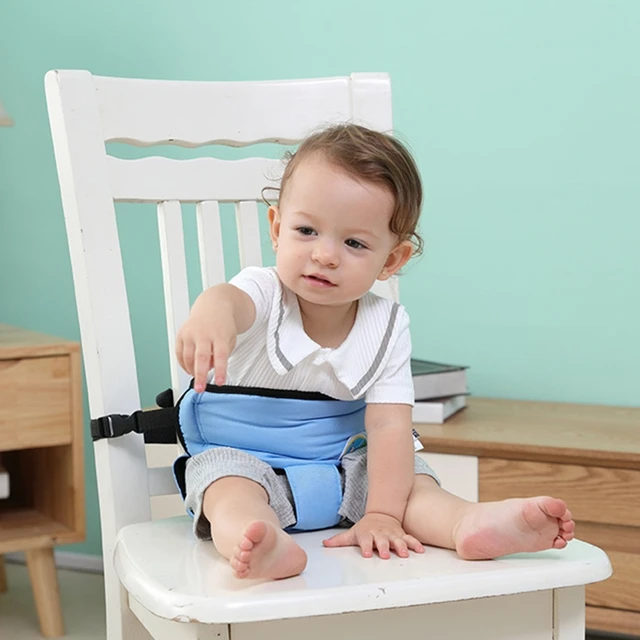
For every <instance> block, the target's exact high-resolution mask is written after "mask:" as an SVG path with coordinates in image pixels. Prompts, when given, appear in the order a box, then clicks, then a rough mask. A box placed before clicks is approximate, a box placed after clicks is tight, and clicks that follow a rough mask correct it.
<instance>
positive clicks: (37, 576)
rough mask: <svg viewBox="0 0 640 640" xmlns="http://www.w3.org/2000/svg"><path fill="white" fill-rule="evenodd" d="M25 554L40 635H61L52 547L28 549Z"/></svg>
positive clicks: (61, 627) (58, 594)
mask: <svg viewBox="0 0 640 640" xmlns="http://www.w3.org/2000/svg"><path fill="white" fill-rule="evenodd" d="M25 555H26V557H27V567H28V568H29V577H30V578H31V589H32V591H33V599H34V600H35V603H36V610H37V611H38V618H39V619H40V630H41V631H42V635H43V636H45V637H46V638H57V637H59V636H62V635H64V625H63V623H62V609H61V608H60V590H59V588H58V576H57V575H56V567H55V564H54V560H53V549H52V548H51V547H44V548H42V549H29V550H28V551H25Z"/></svg>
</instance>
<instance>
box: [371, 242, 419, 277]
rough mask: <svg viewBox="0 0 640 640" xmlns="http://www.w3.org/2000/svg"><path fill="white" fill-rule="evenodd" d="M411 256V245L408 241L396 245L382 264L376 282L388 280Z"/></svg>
mask: <svg viewBox="0 0 640 640" xmlns="http://www.w3.org/2000/svg"><path fill="white" fill-rule="evenodd" d="M412 255H413V245H412V244H411V242H409V241H408V240H404V241H403V242H400V243H398V244H397V245H396V246H395V247H394V248H393V250H392V251H391V253H390V254H389V256H388V257H387V261H386V262H385V263H384V267H383V268H382V271H381V272H380V275H379V276H378V280H388V279H389V278H390V277H391V276H392V275H393V274H394V273H398V271H400V269H402V267H404V265H405V264H407V262H409V259H410V258H411V256H412Z"/></svg>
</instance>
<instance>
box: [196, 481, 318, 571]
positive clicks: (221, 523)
mask: <svg viewBox="0 0 640 640" xmlns="http://www.w3.org/2000/svg"><path fill="white" fill-rule="evenodd" d="M202 510H203V512H204V515H205V516H206V518H207V520H208V521H209V523H210V524H211V537H212V538H213V542H214V544H215V546H216V549H217V550H218V552H219V553H220V554H221V555H223V556H224V557H225V558H227V559H228V560H229V564H230V565H231V568H232V569H233V571H234V573H235V575H236V576H237V577H238V578H271V579H278V578H288V577H290V576H295V575H298V574H299V573H301V572H302V571H303V570H304V568H305V567H306V565H307V554H306V553H305V552H304V551H303V549H302V548H301V547H300V546H298V545H297V544H296V543H295V542H294V540H293V538H292V537H291V536H290V535H288V534H286V533H285V532H284V531H283V530H282V529H281V527H280V522H279V520H278V516H276V514H275V512H274V511H273V509H272V508H271V507H270V506H269V498H268V496H267V492H266V491H265V490H264V489H263V488H262V487H261V486H260V485H259V484H258V483H257V482H254V481H253V480H249V479H247V478H241V477H238V476H229V477H226V478H220V479H219V480H216V481H215V482H214V483H212V484H210V485H209V487H207V489H206V491H205V492H204V501H203V505H202Z"/></svg>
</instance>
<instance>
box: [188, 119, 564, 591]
mask: <svg viewBox="0 0 640 640" xmlns="http://www.w3.org/2000/svg"><path fill="white" fill-rule="evenodd" d="M421 204H422V187H421V181H420V176H419V174H418V170H417V168H416V165H415V162H414V160H413V158H412V157H411V155H410V154H409V152H408V151H407V150H406V148H405V147H404V146H403V145H402V144H401V143H399V142H398V141H397V140H395V139H394V138H392V137H390V136H388V135H385V134H382V133H378V132H375V131H372V130H369V129H367V128H364V127H361V126H357V125H352V124H345V125H339V126H333V127H331V128H328V129H326V130H324V131H321V132H319V133H316V134H314V135H311V136H310V137H308V138H307V139H306V140H304V141H303V143H302V144H301V145H300V147H299V148H298V150H297V151H296V152H295V153H294V154H292V155H291V157H290V160H289V162H288V164H287V166H286V168H285V172H284V175H283V178H282V182H281V187H280V194H279V199H278V204H277V205H273V206H270V207H269V210H268V218H269V225H270V235H271V240H272V243H273V248H274V250H275V253H276V267H275V268H264V269H263V268H257V267H251V268H247V269H244V270H243V271H242V272H241V273H240V274H238V275H237V276H236V277H235V278H233V279H232V280H231V281H230V282H229V283H226V284H220V285H217V286H215V287H211V288H210V289H208V290H206V291H204V292H203V293H202V294H201V295H200V297H199V298H198V299H197V300H196V302H195V303H194V305H193V308H192V310H191V315H190V317H189V319H188V321H187V322H186V323H185V324H184V326H183V327H182V328H181V329H180V331H179V333H178V337H177V345H176V350H177V356H178V360H179V362H180V364H181V366H182V367H183V368H184V369H185V370H186V371H187V372H188V373H190V374H191V375H193V376H194V387H193V390H192V391H191V392H190V393H192V394H193V395H194V396H195V400H194V402H197V400H198V398H202V397H204V396H207V395H211V396H212V397H213V398H214V400H218V399H219V402H218V403H216V402H213V403H212V404H211V407H212V409H211V411H212V413H211V415H212V416H213V418H212V419H213V421H214V422H215V421H216V420H218V421H219V422H218V424H219V425H220V430H219V431H218V432H217V435H216V438H214V439H213V440H212V441H211V442H209V444H208V445H207V444H206V443H205V446H202V447H200V448H199V449H198V452H197V453H195V454H193V455H191V456H190V457H189V458H188V459H187V461H186V470H185V484H186V490H185V491H186V506H187V507H188V508H189V510H190V511H192V512H193V514H194V528H195V532H196V535H198V536H199V537H201V538H205V539H206V538H209V537H211V538H212V540H213V542H214V544H215V546H216V548H217V550H218V551H219V552H220V553H221V554H222V555H223V556H224V557H225V558H228V559H229V562H230V564H231V567H232V568H233V571H234V573H235V575H236V576H237V577H239V578H272V579H278V578H286V577H289V576H294V575H297V574H299V573H300V572H302V571H303V570H304V568H305V566H306V562H307V558H306V554H305V552H304V551H303V549H302V548H301V547H300V546H299V545H298V544H297V543H296V541H295V539H294V538H293V537H292V536H291V535H290V534H289V533H287V531H290V530H292V529H301V528H302V529H304V528H324V527H327V526H333V525H335V524H340V525H342V526H347V527H348V528H345V530H344V531H342V532H340V533H338V534H337V535H334V536H332V537H330V538H329V539H327V540H325V541H324V545H325V546H326V547H342V546H349V545H356V546H358V547H359V548H360V550H361V553H362V555H363V556H364V557H371V556H372V555H373V553H374V550H375V552H377V554H378V555H379V557H380V558H389V557H390V554H391V552H395V553H396V554H397V555H398V556H400V557H407V556H408V555H409V553H410V551H413V552H416V553H423V552H424V547H423V545H434V546H438V547H445V548H449V549H455V550H456V551H457V553H458V554H459V555H460V556H461V557H462V558H466V559H486V558H495V557H498V556H502V555H505V554H510V553H516V552H524V551H538V550H542V549H549V548H555V549H561V548H563V547H565V546H566V545H567V541H569V540H571V539H572V538H573V536H574V528H575V525H574V522H573V520H572V517H571V513H570V512H569V510H568V509H567V506H566V504H565V503H564V502H563V501H562V500H559V499H556V498H551V497H546V496H540V497H536V498H528V499H510V500H505V501H503V502H488V503H471V502H467V501H465V500H462V499H461V498H458V497H456V496H454V495H452V494H450V493H448V492H447V491H445V490H444V489H443V488H442V487H441V486H440V485H439V483H438V480H437V478H436V477H435V474H434V473H433V471H432V470H431V469H430V468H429V467H428V465H427V464H426V463H425V462H424V461H423V460H422V459H421V458H419V457H417V456H415V454H414V446H413V436H412V425H411V407H412V405H413V400H414V397H413V384H412V380H411V370H410V364H409V360H410V356H411V339H410V334H409V319H408V316H407V313H406V311H405V310H404V308H403V307H402V306H400V305H398V304H397V303H394V302H392V301H390V300H387V299H386V298H382V297H379V296H376V295H374V294H373V293H371V292H370V289H371V287H372V285H373V284H374V282H375V281H376V280H387V279H389V278H390V277H391V276H393V275H394V274H396V273H398V272H399V271H400V269H401V268H402V267H403V266H404V265H405V264H406V263H407V261H408V260H409V259H410V258H411V256H412V255H414V254H415V253H418V252H419V251H420V250H421V248H422V240H421V239H420V237H419V235H418V234H417V231H416V227H417V223H418V218H419V214H420V209H421ZM208 376H209V377H208ZM207 380H209V381H210V382H211V383H212V384H208V385H207V384H206V382H207ZM205 389H206V390H207V391H208V392H214V393H213V394H201V392H202V391H205ZM229 399H230V400H232V401H233V402H232V403H231V404H233V407H235V406H236V404H238V403H239V406H240V411H239V412H238V411H237V410H236V409H235V408H232V409H231V413H228V407H227V400H229ZM296 403H298V404H296ZM207 406H209V405H207ZM217 407H220V408H219V409H218V408H217ZM271 407H274V409H272V408H271ZM234 412H235V413H234ZM328 414H331V416H330V417H327V415H328ZM236 415H237V416H238V417H237V418H236V417H234V416H236ZM230 416H231V417H230ZM230 420H231V423H229V421H230ZM234 420H235V421H236V422H233V421H234ZM228 424H231V426H228ZM225 425H227V427H226V428H223V426H225ZM345 425H346V426H345ZM196 431H197V430H196ZM361 431H365V432H366V446H365V447H360V448H357V447H356V448H353V447H352V448H351V449H350V448H349V442H350V440H349V438H350V437H352V436H355V435H357V434H358V433H359V432H361ZM198 433H200V431H198ZM225 434H226V435H225ZM198 437H200V436H198ZM225 438H226V439H225ZM252 438H256V439H257V438H260V439H261V442H260V444H259V445H258V444H254V443H253V442H252ZM356 440H357V438H356ZM345 445H346V446H345ZM343 447H344V450H343ZM187 450H188V451H189V453H192V451H191V450H189V448H187ZM315 462H319V463H322V464H316V465H315V466H310V467H308V468H309V469H311V476H313V477H315V478H316V480H318V478H319V480H318V482H316V485H317V486H316V487H315V489H313V492H312V494H311V498H310V499H307V500H306V503H305V502H304V493H305V491H306V490H307V482H306V480H307V479H308V478H306V477H304V478H303V481H300V477H301V476H300V475H299V474H300V470H301V469H302V470H304V469H306V468H307V467H305V465H313V464H314V463H315ZM314 474H315V475H314ZM336 478H337V479H336ZM336 487H337V489H336ZM336 491H337V494H336ZM336 495H337V497H336ZM307 498H308V496H307ZM332 505H333V506H332ZM321 512H322V513H321Z"/></svg>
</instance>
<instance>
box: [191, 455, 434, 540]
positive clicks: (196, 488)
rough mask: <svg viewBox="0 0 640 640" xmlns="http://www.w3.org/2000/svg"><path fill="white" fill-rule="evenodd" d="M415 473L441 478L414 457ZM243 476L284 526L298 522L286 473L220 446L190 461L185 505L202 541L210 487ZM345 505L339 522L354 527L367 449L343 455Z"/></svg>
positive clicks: (360, 511)
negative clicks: (205, 498)
mask: <svg viewBox="0 0 640 640" xmlns="http://www.w3.org/2000/svg"><path fill="white" fill-rule="evenodd" d="M414 468H415V473H416V474H423V475H428V476H431V477H432V478H434V480H435V481H436V482H438V484H439V480H438V478H437V476H436V474H435V473H434V471H433V470H432V469H431V467H429V465H428V464H427V463H426V462H425V461H424V460H423V459H422V458H420V457H418V456H415V464H414ZM228 476H240V477H242V478H248V479H249V480H253V481H254V482H257V483H258V484H259V485H261V486H262V487H263V488H264V490H265V491H266V492H267V495H268V496H269V504H270V505H271V508H272V509H273V510H274V511H275V513H276V515H277V516H278V519H279V520H280V525H281V526H282V528H283V529H286V528H287V527H291V526H293V525H294V524H295V523H296V514H295V508H294V502H293V495H292V493H291V487H290V486H289V481H288V479H287V476H286V475H285V474H278V473H276V472H275V471H274V470H273V469H272V468H271V466H269V465H268V464H267V463H266V462H263V461H262V460H260V459H259V458H256V457H255V456H252V455H251V454H249V453H246V452H245V451H240V450H238V449H231V448H228V447H219V448H215V449H209V450H207V451H204V452H202V453H198V454H196V455H194V456H193V457H191V458H189V459H188V460H187V465H186V471H185V481H186V490H187V493H186V497H185V506H186V508H187V509H188V510H189V511H190V512H191V513H193V515H194V519H193V531H194V533H195V535H196V536H197V537H198V538H200V539H201V540H210V539H211V531H210V526H209V521H208V520H207V518H206V517H205V515H204V514H203V513H202V500H203V496H204V492H205V490H206V489H207V487H208V486H209V485H210V484H211V483H212V482H215V481H216V480H219V479H220V478H225V477H228ZM340 476H341V480H342V491H343V496H342V504H341V505H340V509H339V510H338V513H339V514H340V515H341V516H342V520H341V522H340V524H339V525H338V526H340V525H343V526H351V525H352V524H353V523H355V522H358V520H360V519H361V518H362V516H363V515H364V510H365V506H366V502H367V448H366V447H363V448H361V449H356V450H355V451H352V452H351V453H348V454H347V455H345V456H344V457H343V458H342V461H341V466H340Z"/></svg>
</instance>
